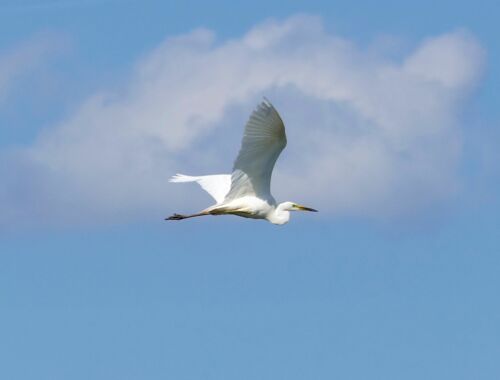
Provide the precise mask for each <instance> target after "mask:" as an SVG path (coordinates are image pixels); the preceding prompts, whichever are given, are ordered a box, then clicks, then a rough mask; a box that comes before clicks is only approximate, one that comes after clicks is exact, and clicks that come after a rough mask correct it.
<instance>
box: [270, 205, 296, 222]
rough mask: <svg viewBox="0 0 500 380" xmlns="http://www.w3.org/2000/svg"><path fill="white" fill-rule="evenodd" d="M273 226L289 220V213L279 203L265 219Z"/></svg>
mask: <svg viewBox="0 0 500 380" xmlns="http://www.w3.org/2000/svg"><path fill="white" fill-rule="evenodd" d="M267 220H269V221H270V222H271V223H273V224H285V223H288V221H289V220H290V211H288V210H285V204H284V203H280V204H279V205H278V206H277V207H276V208H275V209H274V210H273V212H271V214H270V215H269V216H268V217H267Z"/></svg>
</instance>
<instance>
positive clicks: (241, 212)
mask: <svg viewBox="0 0 500 380" xmlns="http://www.w3.org/2000/svg"><path fill="white" fill-rule="evenodd" d="M285 146H286V134H285V126H284V124H283V121H282V120H281V117H280V116H279V114H278V112H277V111H276V109H275V108H274V107H273V105H272V104H271V103H270V102H269V101H268V100H267V99H265V100H264V101H263V102H262V103H261V104H260V105H259V106H258V107H257V109H256V110H255V111H254V112H253V113H252V115H251V116H250V119H249V120H248V122H247V124H246V127H245V133H244V136H243V141H242V143H241V149H240V152H239V154H238V157H237V158H236V161H235V163H234V166H233V172H232V174H216V175H207V176H197V177H194V176H186V175H183V174H177V175H175V176H174V177H172V178H171V179H170V181H171V182H197V183H198V184H199V185H200V186H201V187H202V188H203V189H204V190H205V191H207V192H208V193H209V194H210V195H211V196H212V197H213V198H214V199H215V201H216V202H217V203H216V204H215V205H213V206H210V207H208V208H206V209H205V210H203V211H201V212H199V213H196V214H191V215H180V214H174V215H172V216H171V217H169V218H167V220H182V219H187V218H193V217H197V216H203V215H228V214H229V215H237V216H242V217H245V218H252V219H265V220H268V221H269V222H271V223H273V224H285V223H287V222H288V221H289V220H290V211H299V210H300V211H316V210H314V209H311V208H308V207H304V206H300V205H298V204H295V203H293V202H283V203H280V204H277V203H276V201H275V199H274V198H273V196H272V195H271V189H270V187H271V174H272V171H273V168H274V164H275V162H276V160H277V159H278V157H279V155H280V153H281V151H282V150H283V149H284V148H285Z"/></svg>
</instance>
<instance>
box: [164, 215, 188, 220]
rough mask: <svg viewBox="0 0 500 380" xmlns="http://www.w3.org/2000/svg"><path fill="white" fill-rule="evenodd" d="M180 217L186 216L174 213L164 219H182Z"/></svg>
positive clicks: (184, 217)
mask: <svg viewBox="0 0 500 380" xmlns="http://www.w3.org/2000/svg"><path fill="white" fill-rule="evenodd" d="M182 219H186V216H185V215H180V214H174V215H172V216H169V217H168V218H165V220H182Z"/></svg>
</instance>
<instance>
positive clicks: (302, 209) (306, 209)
mask: <svg viewBox="0 0 500 380" xmlns="http://www.w3.org/2000/svg"><path fill="white" fill-rule="evenodd" d="M295 207H296V208H297V210H300V211H312V212H318V210H315V209H313V208H310V207H306V206H301V205H296V206H295Z"/></svg>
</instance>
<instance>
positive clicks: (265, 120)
mask: <svg viewBox="0 0 500 380" xmlns="http://www.w3.org/2000/svg"><path fill="white" fill-rule="evenodd" d="M285 146H286V134H285V126H284V125H283V121H282V120H281V117H280V115H279V114H278V112H277V111H276V109H275V108H274V107H273V105H272V104H271V103H270V102H269V100H267V99H265V98H264V101H262V103H260V104H259V105H258V106H257V109H255V110H254V111H253V113H252V114H251V115H250V119H249V120H248V122H247V124H246V126H245V132H244V134H243V140H242V142H241V148H240V152H239V154H238V157H237V158H236V161H235V162H234V166H233V173H232V174H231V189H230V190H229V193H228V194H227V195H226V199H225V200H226V201H227V200H231V199H235V198H239V197H242V196H245V195H254V196H257V197H259V198H263V199H269V198H271V199H272V196H271V174H272V172H273V168H274V164H275V163H276V160H277V159H278V157H279V155H280V153H281V151H282V150H283V149H284V148H285Z"/></svg>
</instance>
